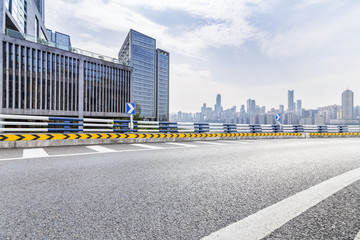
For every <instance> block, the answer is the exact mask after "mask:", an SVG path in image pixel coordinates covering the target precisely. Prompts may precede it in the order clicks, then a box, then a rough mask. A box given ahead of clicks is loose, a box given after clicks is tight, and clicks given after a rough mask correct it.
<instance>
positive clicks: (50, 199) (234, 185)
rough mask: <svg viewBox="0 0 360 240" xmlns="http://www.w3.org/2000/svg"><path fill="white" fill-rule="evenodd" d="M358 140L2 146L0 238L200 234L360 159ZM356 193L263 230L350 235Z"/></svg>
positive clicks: (353, 188) (298, 235)
mask: <svg viewBox="0 0 360 240" xmlns="http://www.w3.org/2000/svg"><path fill="white" fill-rule="evenodd" d="M359 144H360V139H350V138H349V139H291V140H288V139H263V140H228V141H227V140H222V141H216V142H213V141H211V142H202V143H201V142H197V141H196V142H183V143H180V144H174V143H173V144H172V143H152V144H133V145H131V144H129V145H127V144H120V145H102V146H99V147H100V148H99V147H95V148H94V146H92V147H88V146H75V147H49V148H38V149H35V151H33V152H27V151H24V149H6V150H0V153H1V154H0V239H7V238H9V239H201V238H204V237H206V236H209V235H210V234H212V233H214V232H217V231H219V230H221V229H223V228H226V227H227V226H229V225H231V224H233V223H236V222H238V221H241V220H242V219H245V218H246V217H248V216H251V215H254V214H256V213H258V212H259V211H261V210H263V209H266V208H268V207H271V206H273V205H275V204H277V203H279V202H281V201H283V200H286V199H289V198H290V197H292V196H294V195H295V194H297V193H299V192H302V191H306V190H307V189H309V188H311V187H313V186H315V185H318V184H321V183H323V182H324V181H326V180H328V179H330V178H333V177H337V176H339V175H341V174H344V173H346V172H348V171H351V170H353V169H357V168H360V148H359V147H358V146H359ZM25 150H26V149H25ZM24 157H25V158H24ZM359 195H360V184H359V182H358V181H355V182H353V183H351V184H350V185H348V186H346V187H344V188H341V189H340V190H339V191H337V192H336V193H335V194H332V195H331V196H329V197H326V198H325V199H323V200H322V201H321V202H319V203H318V204H316V205H314V206H313V207H310V208H309V209H306V211H304V212H302V213H301V214H299V215H298V216H297V217H294V218H292V219H289V221H287V222H286V223H285V224H283V225H281V226H280V227H279V228H277V229H274V231H272V232H271V233H270V234H269V235H267V236H266V237H265V239H354V238H355V236H356V235H357V233H358V232H359V231H360V208H359V201H357V199H359V197H360V196H359ZM238 239H243V238H242V236H239V238H238Z"/></svg>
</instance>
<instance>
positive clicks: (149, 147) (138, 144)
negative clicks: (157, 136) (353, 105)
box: [131, 143, 163, 149]
mask: <svg viewBox="0 0 360 240" xmlns="http://www.w3.org/2000/svg"><path fill="white" fill-rule="evenodd" d="M131 145H132V146H136V147H142V148H147V149H163V148H162V147H158V146H152V145H148V144H140V143H135V144H131Z"/></svg>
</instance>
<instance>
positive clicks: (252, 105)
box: [246, 98, 256, 114]
mask: <svg viewBox="0 0 360 240" xmlns="http://www.w3.org/2000/svg"><path fill="white" fill-rule="evenodd" d="M246 103H247V113H248V114H250V113H255V108H256V102H255V100H252V99H250V98H249V99H248V100H247V101H246Z"/></svg>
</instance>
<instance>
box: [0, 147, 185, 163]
mask: <svg viewBox="0 0 360 240" xmlns="http://www.w3.org/2000/svg"><path fill="white" fill-rule="evenodd" d="M181 148H184V147H168V148H160V150H161V149H162V150H168V149H181ZM151 150H152V149H147V148H146V149H145V148H144V149H127V150H118V151H115V152H116V153H123V152H140V151H151ZM107 153H110V152H107ZM111 153H114V152H111ZM97 154H101V152H87V153H70V154H58V155H47V156H42V157H41V158H45V157H48V158H55V157H71V156H82V155H97ZM32 158H39V157H32ZM22 159H24V158H22V157H21V158H3V159H0V162H5V161H14V160H22Z"/></svg>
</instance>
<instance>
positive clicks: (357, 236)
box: [354, 232, 360, 240]
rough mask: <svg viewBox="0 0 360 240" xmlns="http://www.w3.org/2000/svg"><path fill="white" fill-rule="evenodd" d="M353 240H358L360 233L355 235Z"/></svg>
mask: <svg viewBox="0 0 360 240" xmlns="http://www.w3.org/2000/svg"><path fill="white" fill-rule="evenodd" d="M354 240H360V232H359V233H358V234H357V235H356V237H355V238H354Z"/></svg>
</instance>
